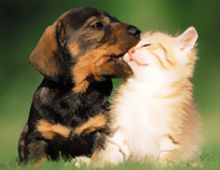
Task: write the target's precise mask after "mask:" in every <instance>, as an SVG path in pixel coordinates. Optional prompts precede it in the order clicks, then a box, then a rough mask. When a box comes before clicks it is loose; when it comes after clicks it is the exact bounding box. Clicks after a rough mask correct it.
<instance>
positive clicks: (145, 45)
mask: <svg viewBox="0 0 220 170" xmlns="http://www.w3.org/2000/svg"><path fill="white" fill-rule="evenodd" d="M148 46H151V44H150V43H148V44H144V45H142V47H148Z"/></svg>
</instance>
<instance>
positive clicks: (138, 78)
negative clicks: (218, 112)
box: [93, 27, 200, 166]
mask: <svg viewBox="0 0 220 170" xmlns="http://www.w3.org/2000/svg"><path fill="white" fill-rule="evenodd" d="M197 38H198V34H197V32H196V30H195V28H194V27H189V28H188V29H187V30H186V31H185V32H183V33H182V34H181V35H179V36H177V37H171V36H168V35H166V34H164V33H160V32H147V33H144V34H143V35H142V38H141V41H140V42H139V43H138V44H137V45H136V46H135V47H133V48H132V49H130V50H129V52H128V53H127V54H126V55H125V56H124V60H125V61H126V62H127V63H128V64H129V66H130V67H131V69H132V70H133V76H132V77H130V78H129V79H128V80H127V81H126V82H125V83H124V84H123V85H122V86H121V87H120V88H119V90H118V93H117V94H116V95H115V97H114V98H113V104H112V108H111V115H112V116H113V118H112V120H113V121H112V125H111V127H112V129H114V133H113V134H112V136H111V137H109V138H108V140H107V142H106V146H105V149H104V150H101V151H98V152H97V153H96V154H95V156H94V157H93V164H94V165H98V166H103V165H107V164H113V165H117V164H119V163H122V162H124V161H127V160H130V161H137V162H145V161H147V160H153V161H155V162H156V163H157V164H160V165H167V164H174V163H181V162H189V161H191V160H193V159H194V158H195V157H196V156H197V154H198V151H199V146H200V117H199V114H198V112H197V111H196V108H195V104H194V100H193V92H192V91H193V85H192V83H191V78H192V76H193V70H194V65H195V61H196V58H197V57H196V52H195V49H194V46H195V43H196V40H197Z"/></svg>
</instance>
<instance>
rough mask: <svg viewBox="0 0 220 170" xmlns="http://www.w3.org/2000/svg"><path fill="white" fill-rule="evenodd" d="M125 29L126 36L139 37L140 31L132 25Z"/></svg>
mask: <svg viewBox="0 0 220 170" xmlns="http://www.w3.org/2000/svg"><path fill="white" fill-rule="evenodd" d="M127 29H128V34H130V35H133V36H139V35H140V33H141V31H140V30H139V29H138V28H137V27H135V26H133V25H129V26H128V28H127Z"/></svg>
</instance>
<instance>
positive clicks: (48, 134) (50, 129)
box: [37, 120, 70, 139]
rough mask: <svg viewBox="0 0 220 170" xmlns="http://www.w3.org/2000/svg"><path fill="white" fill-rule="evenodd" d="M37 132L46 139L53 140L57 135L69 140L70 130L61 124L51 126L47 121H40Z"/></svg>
mask: <svg viewBox="0 0 220 170" xmlns="http://www.w3.org/2000/svg"><path fill="white" fill-rule="evenodd" d="M37 131H39V132H40V133H41V135H42V136H43V137H45V138H46V139H52V138H53V137H54V136H56V135H60V136H62V137H64V138H68V137H69V135H70V130H69V128H68V127H66V126H64V125H61V124H51V123H49V122H48V121H46V120H39V121H38V123H37Z"/></svg>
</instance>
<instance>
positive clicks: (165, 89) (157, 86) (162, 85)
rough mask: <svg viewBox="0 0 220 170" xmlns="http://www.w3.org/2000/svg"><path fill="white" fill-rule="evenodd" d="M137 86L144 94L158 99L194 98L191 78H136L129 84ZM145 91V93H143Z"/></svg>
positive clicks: (162, 76)
mask: <svg viewBox="0 0 220 170" xmlns="http://www.w3.org/2000/svg"><path fill="white" fill-rule="evenodd" d="M129 82H130V83H131V84H135V85H134V86H136V87H139V89H140V90H142V92H143V93H144V92H146V93H147V94H152V95H153V96H158V97H164V98H166V97H169V96H170V97H171V96H172V97H179V96H181V95H186V94H187V96H192V83H191V82H190V80H189V78H185V77H183V78H180V77H179V76H178V75H175V74H170V75H154V76H147V75H145V76H144V77H143V76H142V77H138V76H134V77H132V78H130V79H129V80H128V83H129ZM137 90H138V89H137ZM143 90H144V91H143Z"/></svg>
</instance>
